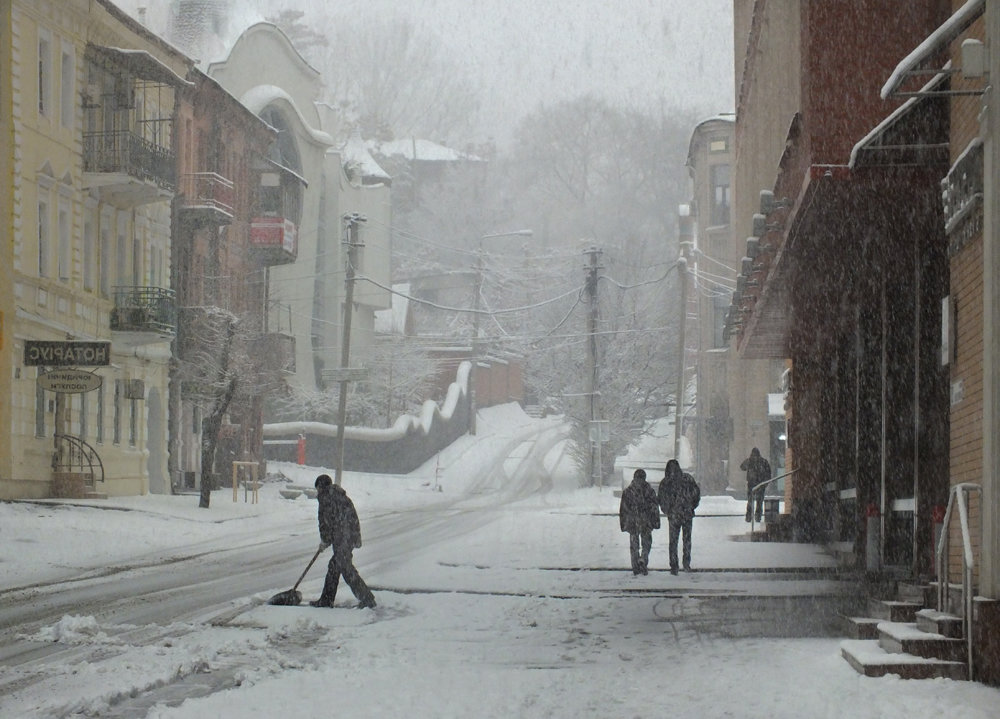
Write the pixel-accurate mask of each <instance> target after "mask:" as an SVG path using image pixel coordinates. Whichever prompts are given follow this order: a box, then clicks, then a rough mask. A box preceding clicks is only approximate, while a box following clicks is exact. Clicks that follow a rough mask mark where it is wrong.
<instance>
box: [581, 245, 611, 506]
mask: <svg viewBox="0 0 1000 719" xmlns="http://www.w3.org/2000/svg"><path fill="white" fill-rule="evenodd" d="M585 254H589V255H590V264H589V265H588V266H586V267H585V268H584V269H585V270H586V272H587V278H586V283H585V286H586V291H587V298H588V300H587V301H588V302H589V303H590V312H589V313H588V314H587V335H588V339H587V396H588V398H589V401H590V426H589V427H588V432H589V437H590V479H591V485H592V486H598V487H601V486H603V485H604V480H603V467H602V458H601V442H602V441H603V440H604V437H603V433H602V430H603V428H604V427H605V426H606V425H603V424H602V423H600V422H599V421H598V419H599V418H600V416H601V414H600V406H599V403H598V398H599V397H600V393H599V391H598V389H597V309H598V308H597V270H598V264H597V262H598V258H599V257H600V255H601V251H600V250H599V249H597V248H596V247H591V248H590V249H589V250H587V251H586V253H585Z"/></svg>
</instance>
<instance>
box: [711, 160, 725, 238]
mask: <svg viewBox="0 0 1000 719" xmlns="http://www.w3.org/2000/svg"><path fill="white" fill-rule="evenodd" d="M709 182H710V183H711V191H712V205H711V217H710V218H709V221H710V222H711V224H712V225H713V226H718V225H728V224H729V165H712V167H711V168H710V169H709Z"/></svg>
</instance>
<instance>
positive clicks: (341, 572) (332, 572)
mask: <svg viewBox="0 0 1000 719" xmlns="http://www.w3.org/2000/svg"><path fill="white" fill-rule="evenodd" d="M341 576H343V577H344V581H345V582H347V586H349V587H350V588H351V591H352V592H354V596H355V597H357V599H358V601H359V602H364V601H367V600H372V599H374V595H373V594H372V590H370V589H369V588H368V585H367V584H365V580H364V579H362V578H361V575H360V574H358V570H357V569H356V568H355V567H354V551H353V550H351V549H344V550H340V549H337V550H334V552H333V556H332V557H330V563H329V564H327V565H326V581H325V582H324V583H323V594H321V595H320V601H322V602H325V603H327V604H330V605H333V600H334V599H336V598H337V587H338V586H339V585H340V578H341Z"/></svg>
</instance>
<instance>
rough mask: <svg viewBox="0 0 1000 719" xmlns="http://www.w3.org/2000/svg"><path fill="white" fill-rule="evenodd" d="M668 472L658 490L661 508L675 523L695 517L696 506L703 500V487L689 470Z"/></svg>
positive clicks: (668, 518) (669, 519)
mask: <svg viewBox="0 0 1000 719" xmlns="http://www.w3.org/2000/svg"><path fill="white" fill-rule="evenodd" d="M679 470H680V467H678V471H677V472H675V473H668V474H667V476H665V477H664V478H663V480H662V481H661V482H660V487H659V490H658V492H657V494H658V497H659V501H660V509H662V510H663V513H664V514H665V515H667V520H668V521H670V522H673V523H677V522H681V523H683V522H687V521H688V520H690V519H691V518H692V517H694V510H695V507H697V506H698V504H699V503H700V502H701V488H700V487H699V486H698V483H697V482H695V481H694V477H692V476H691V475H690V474H688V473H687V472H680V471H679Z"/></svg>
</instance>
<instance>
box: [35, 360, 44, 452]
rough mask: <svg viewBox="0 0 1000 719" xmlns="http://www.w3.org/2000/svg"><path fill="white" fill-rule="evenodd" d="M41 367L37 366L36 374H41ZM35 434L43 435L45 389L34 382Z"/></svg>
mask: <svg viewBox="0 0 1000 719" xmlns="http://www.w3.org/2000/svg"><path fill="white" fill-rule="evenodd" d="M43 370H44V368H43V367H39V368H38V376H39V377H41V376H42V374H43ZM35 436H36V437H44V436H45V390H44V389H42V388H41V386H40V385H39V384H38V382H35Z"/></svg>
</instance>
